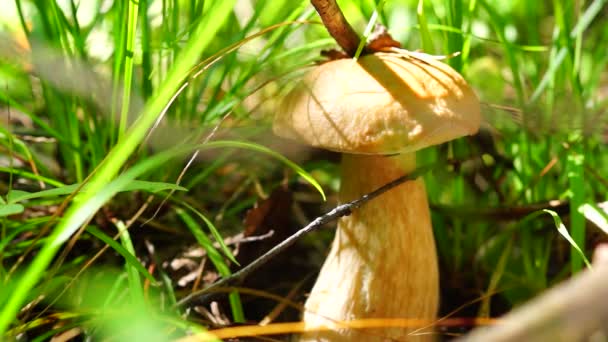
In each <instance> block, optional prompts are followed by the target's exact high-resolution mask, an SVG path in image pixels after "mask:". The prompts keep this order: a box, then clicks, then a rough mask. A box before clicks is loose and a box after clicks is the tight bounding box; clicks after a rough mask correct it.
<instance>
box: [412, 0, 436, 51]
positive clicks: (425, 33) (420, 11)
mask: <svg viewBox="0 0 608 342" xmlns="http://www.w3.org/2000/svg"><path fill="white" fill-rule="evenodd" d="M416 17H417V18H418V25H419V26H420V41H421V42H422V50H423V51H424V52H425V53H428V54H431V55H432V54H433V53H434V50H435V46H434V45H433V38H432V37H431V31H429V25H428V18H427V17H426V11H425V10H424V0H418V6H417V7H416Z"/></svg>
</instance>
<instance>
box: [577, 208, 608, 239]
mask: <svg viewBox="0 0 608 342" xmlns="http://www.w3.org/2000/svg"><path fill="white" fill-rule="evenodd" d="M578 212H579V213H581V214H583V216H585V218H586V219H587V220H589V221H591V222H593V224H595V225H596V226H597V227H598V228H599V229H601V230H603V231H604V233H606V234H608V213H606V212H605V211H604V210H602V209H601V208H600V207H598V206H597V205H596V204H594V203H585V204H583V205H581V206H580V207H578Z"/></svg>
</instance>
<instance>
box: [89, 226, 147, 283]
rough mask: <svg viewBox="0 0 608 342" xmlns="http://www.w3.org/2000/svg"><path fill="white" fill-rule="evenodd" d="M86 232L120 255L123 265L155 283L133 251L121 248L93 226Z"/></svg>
mask: <svg viewBox="0 0 608 342" xmlns="http://www.w3.org/2000/svg"><path fill="white" fill-rule="evenodd" d="M87 232H89V233H90V234H92V235H93V236H95V237H96V238H98V239H99V240H101V241H103V242H104V243H106V244H108V245H109V246H110V247H112V249H114V251H116V253H118V254H120V255H121V256H122V257H123V258H124V259H125V263H126V264H127V265H129V267H131V268H133V269H135V270H137V271H138V272H139V273H141V275H143V276H144V277H146V279H148V280H149V281H151V282H152V283H156V279H154V276H152V275H151V274H150V272H148V270H147V269H146V268H145V267H143V266H142V264H141V262H139V260H137V257H135V253H134V252H133V251H130V250H129V249H127V248H126V247H123V246H121V245H120V244H119V243H118V242H116V241H114V239H112V238H111V237H110V236H108V235H107V234H105V233H104V232H102V231H101V230H99V229H98V228H96V227H94V226H89V227H87Z"/></svg>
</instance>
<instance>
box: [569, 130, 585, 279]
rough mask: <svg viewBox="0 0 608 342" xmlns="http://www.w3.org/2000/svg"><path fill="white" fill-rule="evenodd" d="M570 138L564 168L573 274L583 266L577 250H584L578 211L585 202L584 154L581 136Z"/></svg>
mask: <svg viewBox="0 0 608 342" xmlns="http://www.w3.org/2000/svg"><path fill="white" fill-rule="evenodd" d="M570 140H571V141H572V142H573V143H572V145H571V147H570V153H569V154H568V158H567V162H566V163H567V165H566V169H567V170H568V171H567V172H568V189H569V194H570V233H571V235H572V239H573V240H574V242H575V243H576V245H572V247H571V249H570V270H571V272H572V274H575V273H577V272H579V271H580V270H581V269H582V267H583V260H582V258H581V257H580V253H577V252H579V250H583V251H584V250H585V236H586V234H585V216H583V214H582V213H581V212H580V211H579V208H580V207H581V206H582V205H584V204H585V176H584V175H585V170H584V162H585V155H584V154H583V153H582V146H581V144H582V141H581V137H580V136H578V138H576V137H574V138H573V139H570ZM575 246H576V247H575ZM583 257H584V255H583Z"/></svg>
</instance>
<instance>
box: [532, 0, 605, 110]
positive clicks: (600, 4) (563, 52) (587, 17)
mask: <svg viewBox="0 0 608 342" xmlns="http://www.w3.org/2000/svg"><path fill="white" fill-rule="evenodd" d="M606 1H608V0H595V1H593V2H592V3H591V4H590V5H589V7H587V9H586V10H585V12H584V13H583V15H582V16H581V17H580V18H579V20H578V22H577V23H576V26H574V28H573V29H572V31H571V32H570V37H572V38H573V39H576V37H578V36H579V35H582V33H583V32H584V31H585V30H586V29H587V27H589V25H590V24H591V22H592V21H593V19H595V17H596V16H597V15H598V14H599V13H600V12H601V11H602V9H603V8H604V5H605V4H606ZM567 55H568V49H567V47H562V48H561V49H559V52H558V53H557V54H556V55H555V58H552V59H551V60H550V61H549V67H548V68H547V71H546V72H545V74H544V75H543V78H542V79H541V81H540V83H539V84H538V86H537V87H536V89H535V90H534V92H533V93H532V96H531V97H530V100H529V101H528V104H532V103H535V102H536V101H538V99H539V98H540V96H541V95H542V93H543V92H544V91H545V89H546V88H547V86H549V84H550V83H551V80H553V78H554V77H555V74H556V73H557V70H559V67H560V66H561V64H562V63H563V62H564V60H565V59H566V56H567Z"/></svg>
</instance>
